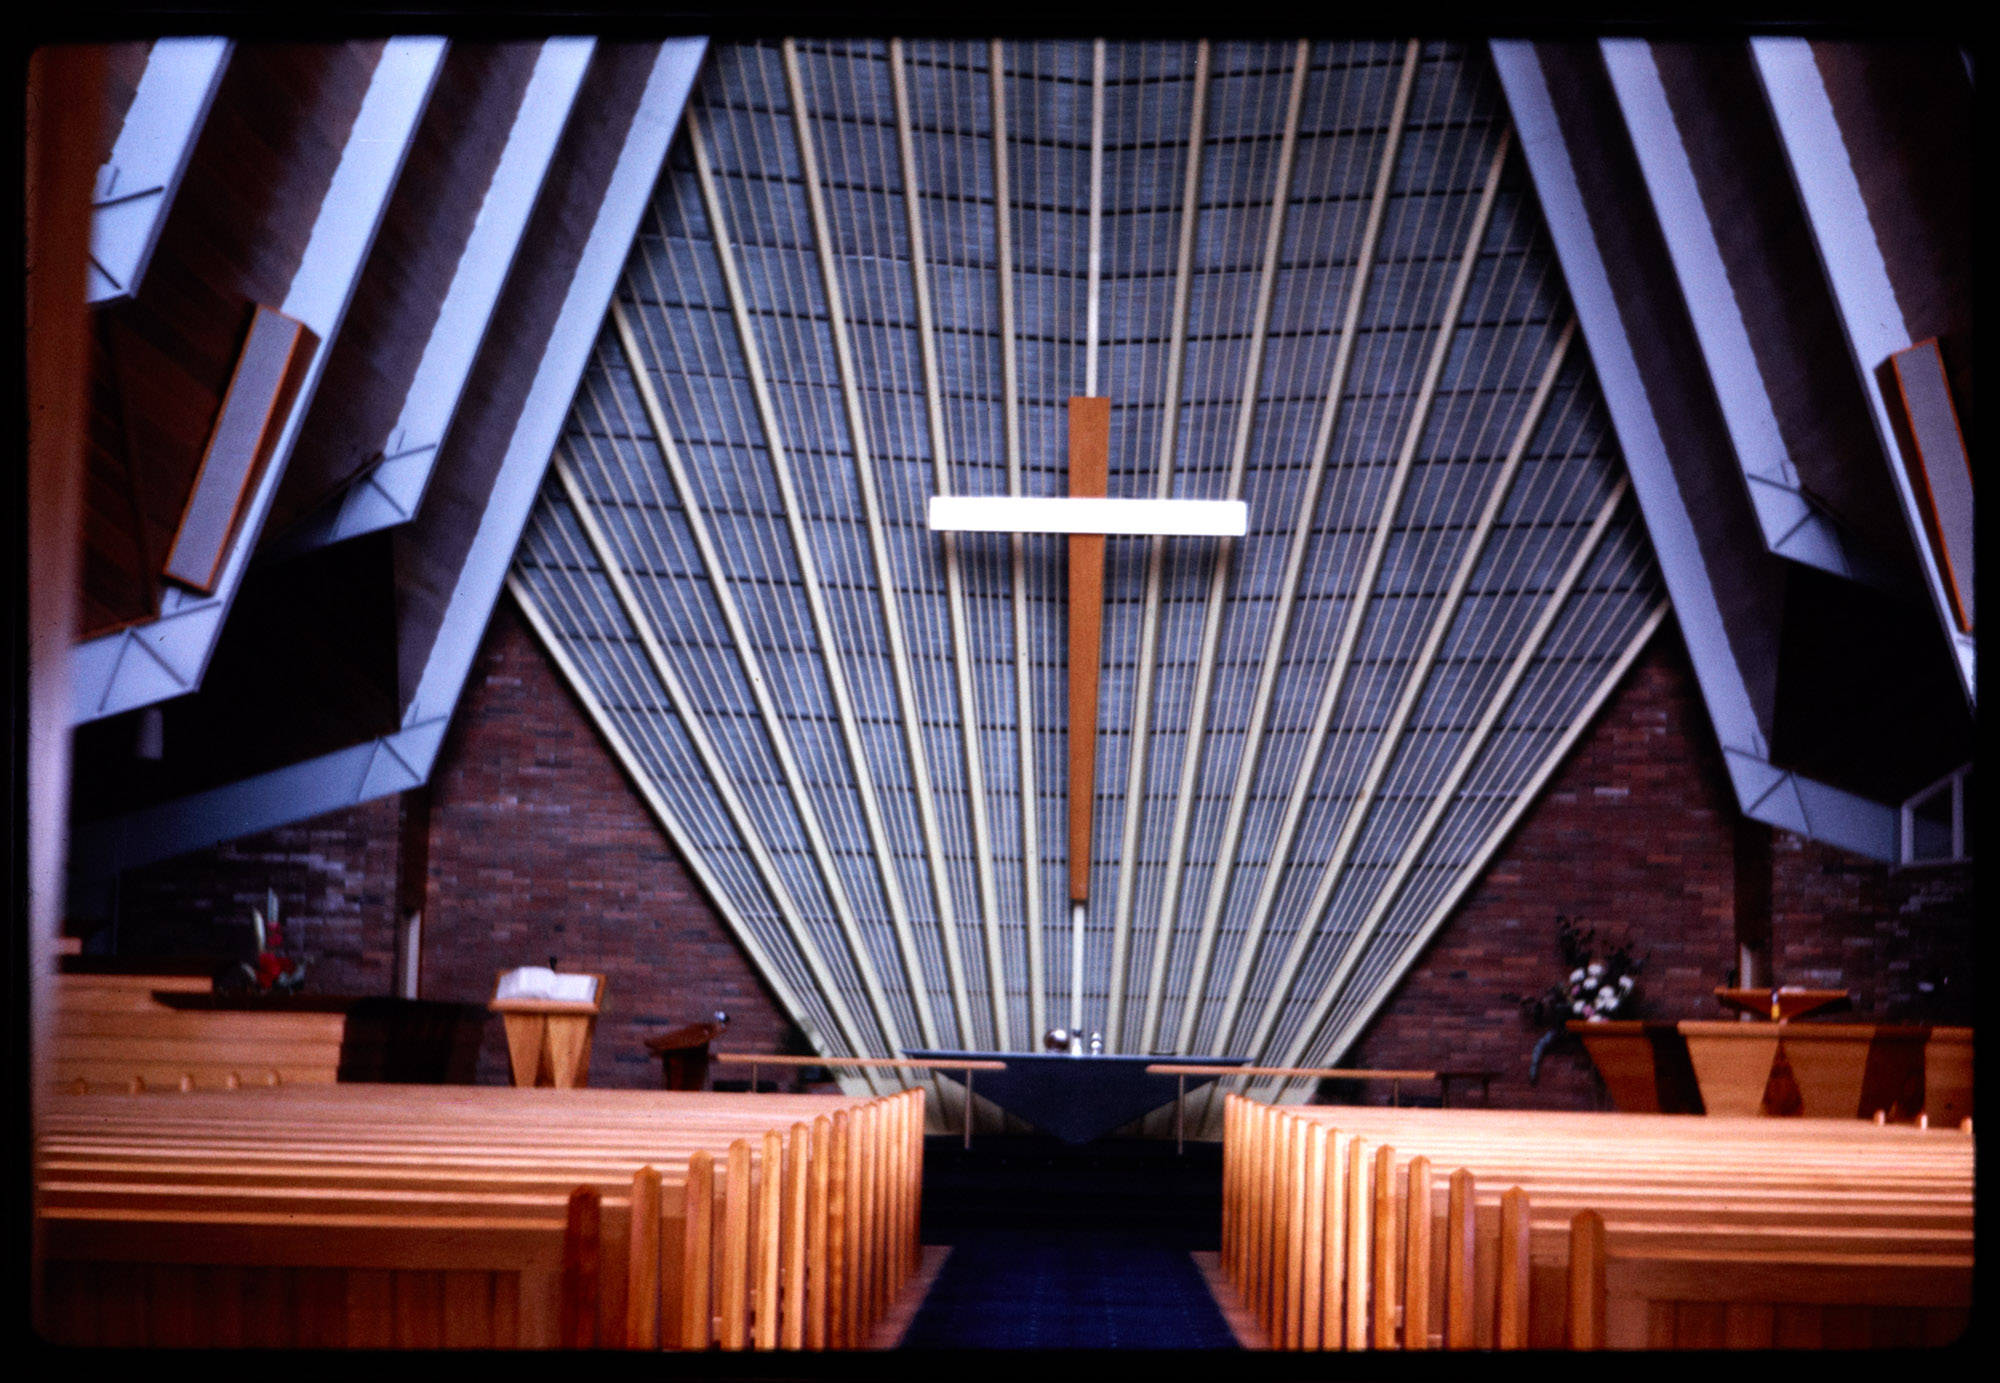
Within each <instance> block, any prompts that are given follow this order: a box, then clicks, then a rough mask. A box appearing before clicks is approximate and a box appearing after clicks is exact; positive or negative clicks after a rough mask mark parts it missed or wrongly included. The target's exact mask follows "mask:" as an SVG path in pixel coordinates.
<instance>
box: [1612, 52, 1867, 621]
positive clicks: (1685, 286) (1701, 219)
mask: <svg viewBox="0 0 2000 1383" xmlns="http://www.w3.org/2000/svg"><path fill="white" fill-rule="evenodd" d="M1599 46H1600V47H1601V48H1602V49H1603V52H1604V66H1605V70H1606V72H1607V73H1609V75H1610V78H1611V88H1612V91H1613V92H1614V93H1615V94H1616V95H1617V98H1618V108H1619V110H1620V112H1621V113H1622V114H1623V116H1624V119H1625V127H1626V129H1627V130H1628V131H1629V132H1630V133H1631V136H1632V149H1633V152H1634V153H1635V154H1637V155H1638V160H1639V172H1640V175H1641V176H1642V178H1643V179H1644V181H1645V184H1646V192H1647V194H1648V196H1649V198H1650V199H1651V201H1652V204H1653V215H1654V218H1655V219H1656V220H1657V221H1658V222H1659V225H1660V232H1661V234H1662V236H1663V237H1664V238H1665V240H1666V243H1667V254H1668V257H1669V258H1670V259H1671V260H1672V261H1673V269H1674V280H1675V282H1676V283H1677V284H1678V285H1679V287H1680V292H1681V299H1682V301H1683V302H1685V303H1686V304H1687V310H1688V316H1689V318H1690V319H1691V320H1692V322H1693V324H1694V333H1695V339H1696V340H1697V341H1698V342H1699V343H1700V346H1701V356H1702V363H1703V364H1704V365H1706V366H1707V369H1708V378H1709V381H1710V383H1711V384H1712V385H1713V386H1714V389H1715V398H1716V402H1717V403H1718V404H1719V405H1720V406H1721V409H1722V418H1723V422H1724V424H1725V425H1726V426H1727V427H1728V429H1729V440H1730V443H1731V445H1732V446H1733V447H1734V449H1735V452H1736V461H1737V464H1738V465H1739V466H1740V467H1741V468H1742V471H1743V483H1744V486H1745V487H1746V489H1747V491H1748V493H1749V496H1750V504H1751V508H1752V509H1753V510H1754V511H1755V512H1756V515H1757V523H1758V526H1759V528H1761V529H1762V530H1763V534H1764V544H1765V546H1766V547H1767V548H1769V549H1770V551H1772V552H1774V553H1776V554H1777V555H1778V556H1780V557H1785V558H1789V559H1790V560H1792V561H1794V562H1801V563H1804V564H1805V565H1807V566H1810V567H1818V568H1819V569H1820V570H1822V571H1830V572H1833V573H1834V574H1835V575H1837V576H1845V577H1848V578H1850V579H1855V580H1865V581H1869V582H1871V583H1873V584H1882V583H1883V582H1884V581H1885V580H1886V576H1885V574H1884V573H1882V572H1881V570H1880V564H1879V562H1878V561H1877V560H1876V559H1875V558H1873V557H1872V556H1871V554H1870V553H1869V552H1868V550H1867V548H1866V546H1865V545H1864V544H1863V543H1861V542H1860V541H1859V540H1858V539H1857V538H1856V537H1855V536H1854V535H1853V534H1851V533H1849V532H1847V531H1846V530H1845V529H1844V528H1842V526H1841V525H1840V524H1839V523H1838V522H1837V521H1836V520H1835V519H1834V517H1833V516H1832V515H1831V514H1829V513H1827V512H1826V510H1825V509H1824V508H1823V507H1822V506H1821V505H1820V504H1819V503H1817V502H1816V501H1815V500H1814V499H1813V498H1812V497H1811V496H1810V495H1808V494H1807V493H1806V490H1805V488H1804V486H1803V484H1802V483H1801V481H1800V479H1799V473H1798V468H1797V467H1796V466H1795V465H1793V463H1792V458H1791V455H1790V453H1789V451H1788V450H1787V448H1786V446H1785V439H1784V437H1783V435H1782V434H1781V433H1780V432H1779V431H1778V417H1777V413H1776V412H1775V411H1774V410H1773V409H1772V407H1771V398H1770V394H1769V392H1768V390H1769V386H1768V385H1767V384H1766V383H1765V380H1764V377H1763V373H1762V371H1761V370H1760V369H1759V368H1758V364H1757V356H1756V353H1755V352H1754V351H1753V350H1752V349H1751V345H1750V333H1749V330H1748V328H1747V327H1746V326H1745V325H1744V321H1743V312H1742V309H1741V307H1740V306H1739V305H1738V302H1737V298H1736V294H1735V290H1734V289H1733V287H1732V286H1731V284H1730V281H1729V275H1728V271H1727V268H1726V267H1725V265H1724V262H1723V258H1722V247H1721V246H1720V244H1719V243H1718V242H1717V240H1716V236H1715V228H1714V226H1713V224H1712V223H1711V222H1710V220H1709V215H1708V212H1707V210H1706V208H1705V206H1704V204H1703V202H1702V199H1701V192H1700V189H1699V188H1698V187H1697V186H1696V182H1695V173H1694V165H1693V162H1692V161H1691V160H1690V158H1689V156H1688V151H1687V148H1686V146H1685V144H1684V143H1683V142H1682V140H1681V134H1680V130H1679V128H1678V126H1676V124H1675V123H1674V115H1673V110H1672V108H1671V107H1670V106H1669V105H1668V103H1667V92H1666V87H1665V86H1664V85H1663V84H1662V82H1661V79H1660V69H1659V66H1658V64H1657V63H1656V62H1655V61H1654V59H1653V50H1652V45H1651V44H1650V43H1648V42H1647V41H1646V40H1645V39H1640V38H1626V39H1605V40H1603V41H1602V42H1601V43H1600V45H1599Z"/></svg>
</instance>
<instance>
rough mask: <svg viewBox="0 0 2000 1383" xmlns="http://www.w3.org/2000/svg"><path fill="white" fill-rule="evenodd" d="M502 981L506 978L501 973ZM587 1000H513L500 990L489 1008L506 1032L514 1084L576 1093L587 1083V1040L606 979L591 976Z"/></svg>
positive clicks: (592, 1028) (496, 991)
mask: <svg viewBox="0 0 2000 1383" xmlns="http://www.w3.org/2000/svg"><path fill="white" fill-rule="evenodd" d="M502 978H503V979H504V978H505V976H504V975H503V976H502ZM588 978H590V979H591V980H594V981H595V982H596V983H595V985H594V986H593V994H594V995H595V997H594V998H593V999H591V1000H590V1001H589V1002H577V1001H573V1000H562V999H536V998H524V997H515V998H507V999H503V998H501V997H500V996H499V986H498V985H496V986H495V989H494V997H493V1000H492V1002H491V1003H489V1004H488V1005H487V1007H488V1008H490V1009H492V1010H493V1012H495V1013H497V1014H499V1015H500V1021H501V1022H502V1023H504V1024H505V1025H506V1028H507V1059H508V1062H509V1063H510V1064H511V1065H512V1066H513V1070H514V1084H516V1085H552V1086H555V1087H556V1088H557V1089H561V1090H571V1089H578V1088H581V1087H583V1086H586V1085H588V1084H590V1039H591V1035H592V1034H593V1033H594V1032H595V1031H596V1029H597V1013H598V1009H599V1008H600V1007H601V1006H602V1005H603V1003H604V976H602V975H591V976H589V977H588Z"/></svg>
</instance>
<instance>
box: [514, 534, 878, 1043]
mask: <svg viewBox="0 0 2000 1383" xmlns="http://www.w3.org/2000/svg"><path fill="white" fill-rule="evenodd" d="M507 590H508V593H509V594H511V595H512V596H513V597H514V603H515V604H516V605H517V606H518V607H520V611H521V614H522V616H523V617H524V618H526V620H527V621H528V627H529V628H530V629H532V630H534V631H535V637H536V639H537V640H539V641H540V643H541V645H542V647H543V648H544V649H545V650H546V651H547V652H548V655H549V658H550V659H551V660H552V661H553V662H554V663H555V665H556V669H557V671H559V672H561V673H562V675H563V680H564V683H565V685H567V686H568V687H569V688H570V689H571V690H572V691H574V692H575V693H576V696H577V699H578V700H580V701H581V702H583V709H584V713H585V714H586V715H588V716H589V717H590V720H591V723H592V724H593V725H595V726H596V727H597V730H598V733H599V734H601V735H603V736H604V738H605V741H606V742H607V743H608V744H610V746H611V752H612V754H613V755H614V756H615V757H616V758H617V759H618V761H619V762H620V763H622V764H624V765H625V768H626V771H627V774H628V776H629V777H630V779H631V781H632V783H633V784H634V785H635V786H636V787H637V788H638V790H639V795H640V796H641V797H643V798H644V799H645V801H646V806H647V809H648V810H650V811H651V812H652V813H653V817H654V819H655V820H657V821H658V822H659V823H660V826H661V827H662V829H664V830H665V831H666V833H667V835H668V837H669V838H670V839H671V840H672V841H673V842H674V849H675V850H676V851H677V852H678V853H679V855H680V857H681V860H682V861H683V862H684V863H685V864H686V865H687V866H688V868H689V870H690V871H691V872H692V873H693V874H694V876H695V878H696V880H697V881H699V882H700V884H701V886H702V891H703V892H704V893H705V894H706V895H707V896H708V897H709V898H710V899H711V900H712V901H713V902H714V903H715V906H716V910H717V911H719V912H720V913H721V914H722V918H723V921H724V922H726V923H727V924H728V926H729V930H730V933H731V934H732V935H733V936H734V937H735V938H736V939H737V941H738V942H739V943H741V944H742V946H743V948H744V950H746V951H748V952H749V953H750V959H751V962H752V963H753V964H755V965H756V967H757V972H758V974H759V975H761V976H762V977H763V979H764V981H765V983H767V984H769V985H770V986H771V989H772V992H773V993H775V994H776V995H777V997H778V1002H779V1003H781V1004H783V1005H784V1006H785V1012H786V1013H788V1014H791V1015H794V1016H795V1017H796V1018H797V1019H798V1021H799V1028H800V1030H801V1031H802V1032H803V1033H804V1034H805V1036H806V1040H807V1041H808V1042H809V1043H811V1044H812V1047H813V1050H814V1051H816V1052H818V1053H820V1054H821V1055H822V1056H840V1055H843V1052H842V1051H841V1050H840V1047H841V1046H842V1044H844V1043H845V1042H846V1041H848V1040H849V1039H847V1038H846V1036H845V1034H835V1038H836V1040H835V1041H833V1042H829V1041H828V1035H827V1034H825V1033H822V1032H820V1031H819V1024H818V1023H816V1022H814V1021H813V1019H812V1017H811V1013H812V1010H810V1009H809V1008H807V1007H806V1005H805V1004H804V1002H803V1001H802V1000H801V997H800V995H799V994H798V992H797V990H795V989H794V988H793V987H792V985H791V983H790V982H789V981H788V980H787V979H786V977H785V972H784V969H783V967H781V966H779V965H776V964H774V963H773V961H772V959H771V956H770V953H769V952H768V951H766V950H765V948H764V945H763V943H762V942H761V941H760V940H758V937H757V933H756V931H755V929H754V928H752V927H751V926H750V925H749V924H748V923H747V922H746V921H745V920H744V918H743V915H742V913H741V911H740V910H739V909H738V908H737V906H736V901H735V899H734V898H733V897H732V896H731V895H730V893H729V891H728V890H727V889H726V888H724V887H723V886H722V881H721V880H720V879H718V878H717V877H716V876H715V872H714V870H713V869H711V868H710V867H709V864H708V859H707V856H706V855H705V854H704V853H703V852H702V850H701V849H700V848H699V846H698V845H697V844H696V840H695V836H694V834H693V832H691V831H689V830H688V828H687V825H686V823H685V822H683V821H682V820H681V819H680V817H679V815H678V814H677V813H675V812H674V810H673V808H672V807H670V806H669V805H668V804H667V802H666V800H665V799H664V798H662V797H661V796H660V793H659V789H658V787H657V786H655V784H654V782H653V779H652V775H651V774H650V773H646V772H643V771H641V767H640V766H641V763H642V759H641V756H640V755H639V754H638V752H637V751H636V749H635V748H634V747H633V745H632V743H631V741H630V740H629V739H628V738H627V737H626V734H625V731H624V728H623V727H622V726H621V725H620V724H619V723H618V719H617V717H616V716H614V715H612V714H611V712H610V710H609V709H608V708H607V707H606V706H605V705H604V702H603V701H602V700H601V699H600V698H599V697H598V695H597V694H596V692H595V691H593V690H592V688H591V683H590V679H589V677H588V676H587V675H586V674H585V672H584V671H583V669H582V668H580V667H578V666H577V664H576V661H575V660H574V659H573V658H571V657H570V655H569V651H568V648H567V646H566V645H565V644H564V643H563V641H562V639H561V638H560V637H559V636H558V635H557V633H556V631H555V629H554V628H553V627H552V626H551V624H550V621H549V617H548V615H547V614H546V613H545V612H544V611H543V610H542V608H541V606H540V604H539V603H538V602H537V601H536V600H535V597H534V596H533V594H532V593H530V592H529V590H528V588H527V587H526V586H525V585H523V584H522V582H521V579H520V578H519V577H518V576H515V575H512V574H510V575H509V576H508V577H507ZM677 714H678V712H677ZM682 720H683V721H684V722H686V723H688V724H690V725H692V724H693V722H692V721H691V720H690V719H689V718H688V717H687V716H684V715H683V716H682ZM690 741H691V742H692V736H690ZM715 781H716V789H717V792H718V793H722V792H724V791H726V789H724V788H723V787H722V782H721V779H720V778H717V779H716V780H715ZM744 840H745V842H746V848H747V849H749V850H750V851H752V852H755V851H756V850H757V849H758V847H757V846H756V845H755V844H754V843H752V842H753V841H754V837H752V836H750V835H748V834H746V835H745V836H744ZM761 872H762V870H761V866H760V874H761ZM764 882H765V886H766V887H767V888H771V895H772V901H773V902H774V903H775V904H776V905H777V906H778V907H779V909H780V910H781V912H782V911H783V909H784V908H785V907H786V905H787V903H788V901H789V899H788V898H787V896H786V895H785V894H784V893H782V892H780V891H779V890H778V889H777V888H775V887H772V885H771V880H770V878H769V877H768V876H766V877H765V878H764ZM794 935H799V933H797V932H795V933H794ZM805 945H806V943H805V942H804V941H803V940H802V941H801V942H800V953H801V955H804V954H805ZM807 963H808V965H810V964H811V960H810V959H808V960H807ZM815 978H817V973H816V974H815ZM822 983H824V982H822ZM823 992H824V993H825V995H826V998H827V1002H828V1004H829V1005H834V1004H838V1003H839V992H838V991H837V990H835V989H833V988H832V987H831V986H826V987H825V988H824V991H823ZM837 1011H838V1010H836V1012H837Z"/></svg>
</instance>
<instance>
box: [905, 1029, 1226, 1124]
mask: <svg viewBox="0 0 2000 1383" xmlns="http://www.w3.org/2000/svg"><path fill="white" fill-rule="evenodd" d="M908 1055H910V1056H912V1057H915V1058H917V1059H919V1060H924V1061H1004V1062H1006V1063H1007V1069H1006V1070H1004V1071H982V1072H981V1073H980V1075H979V1085H978V1092H979V1093H980V1094H981V1095H983V1096H985V1097H986V1098H987V1099H989V1100H991V1101H993V1103H995V1104H997V1105H999V1106H1000V1107H1001V1108H1002V1109H1004V1110H1006V1111H1007V1112H1008V1113H1010V1114H1014V1115H1018V1116H1019V1117H1020V1118H1023V1119H1026V1120H1027V1121H1028V1122H1029V1123H1031V1124H1033V1125H1034V1126H1035V1127H1036V1128H1039V1129H1041V1130H1042V1131H1043V1132H1044V1133H1051V1134H1054V1135H1055V1136H1056V1137H1057V1138H1060V1139H1062V1141H1063V1142H1065V1143H1088V1142H1090V1141H1091V1140H1092V1139H1094V1138H1101V1137H1103V1136H1104V1135H1105V1134H1107V1133H1109V1132H1111V1131H1112V1130H1113V1129H1116V1128H1123V1127H1124V1126H1125V1125H1126V1124H1129V1123H1131V1122H1132V1121H1133V1120H1135V1119H1138V1118H1140V1117H1141V1116H1143V1115H1146V1114H1150V1113H1151V1112H1152V1111H1153V1110H1155V1109H1158V1108H1159V1107H1160V1106H1162V1105H1166V1104H1172V1103H1173V1101H1174V1095H1175V1093H1176V1090H1177V1089H1178V1085H1177V1082H1176V1079H1175V1077H1173V1076H1170V1075H1164V1074H1152V1075H1149V1074H1148V1073H1147V1071H1146V1068H1147V1067H1148V1066H1241V1065H1243V1064H1244V1063H1245V1062H1246V1061H1248V1060H1249V1058H1248V1057H1212V1056H1071V1055H1069V1054H1068V1053H1067V1052H963V1051H921V1052H920V1051H912V1052H910V1053H908ZM1213 1079H1215V1078H1214V1077H1213V1076H1202V1077H1200V1078H1199V1079H1197V1080H1192V1081H1191V1082H1190V1083H1191V1084H1193V1085H1197V1086H1198V1085H1201V1084H1203V1083H1205V1082H1207V1081H1209V1080H1213Z"/></svg>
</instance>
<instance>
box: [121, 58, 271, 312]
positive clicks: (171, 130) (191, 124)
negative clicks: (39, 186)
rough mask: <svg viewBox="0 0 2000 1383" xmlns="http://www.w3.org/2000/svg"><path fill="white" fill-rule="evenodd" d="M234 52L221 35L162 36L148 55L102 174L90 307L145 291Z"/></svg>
mask: <svg viewBox="0 0 2000 1383" xmlns="http://www.w3.org/2000/svg"><path fill="white" fill-rule="evenodd" d="M233 47H234V45H232V44H231V43H230V42H229V40H228V39H222V38H163V39H160V40H159V41H158V42H156V43H154V44H153V46H152V49H151V50H150V51H149V52H148V53H147V54H146V70H145V72H144V73H143V74H141V76H140V78H139V85H138V88H137V89H136V90H135V91H134V92H133V93H132V104H131V105H130V106H128V107H126V110H125V123H124V124H123V125H122V126H120V127H119V131H118V139H117V142H116V143H115V144H113V145H112V147H111V157H110V158H108V159H106V160H105V161H104V166H103V167H101V168H99V169H98V170H97V188H96V191H95V193H94V194H93V196H92V199H91V210H90V272H89V276H88V279H87V282H86V287H85V290H84V295H85V297H86V298H87V299H88V300H89V301H90V302H92V303H102V302H110V301H112V300H114V299H117V298H129V297H131V296H132V295H133V294H134V293H136V292H138V291H139V281H140V280H141V279H143V278H144V277H145V276H146V265H147V264H148V263H150V262H151V260H152V258H153V246H154V245H156V244H158V243H159V239H160V227H161V226H163V225H164V224H166V219H167V212H168V210H169V209H170V208H172V206H173V204H174V194H175V193H176V192H178V191H179V190H180V185H181V174H182V173H184V172H186V171H187V165H188V156H189V155H190V154H192V153H193V152H194V144H195V140H196V139H198V138H200V137H201V130H202V126H203V125H204V124H206V123H207V121H208V111H209V107H210V106H211V105H213V104H214V102H215V93H216V90H217V88H219V87H220V86H221V85H222V74H223V72H224V71H225V70H226V69H227V68H228V66H229V55H230V52H231V51H232V49H233Z"/></svg>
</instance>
